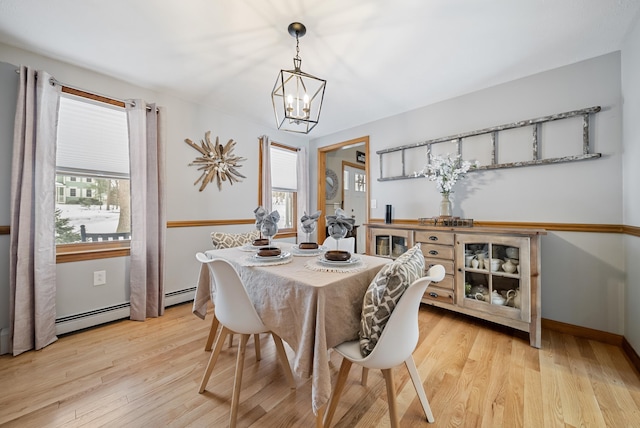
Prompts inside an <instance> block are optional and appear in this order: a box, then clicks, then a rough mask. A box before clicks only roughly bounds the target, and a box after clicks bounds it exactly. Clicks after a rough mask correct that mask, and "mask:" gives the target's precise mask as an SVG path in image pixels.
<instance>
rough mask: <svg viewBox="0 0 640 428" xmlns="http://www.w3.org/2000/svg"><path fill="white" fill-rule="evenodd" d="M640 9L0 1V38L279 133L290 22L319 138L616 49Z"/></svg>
mask: <svg viewBox="0 0 640 428" xmlns="http://www.w3.org/2000/svg"><path fill="white" fill-rule="evenodd" d="M639 10H640V0H393V1H391V0H384V1H383V0H182V1H175V0H155V1H153V0H106V1H105V0H55V1H50V0H0V42H4V43H6V44H9V45H13V46H17V47H20V48H23V49H27V50H30V51H34V52H36V53H40V54H43V55H46V56H51V57H55V58H58V59H60V60H62V61H65V62H68V63H71V64H75V65H78V66H82V67H85V68H88V69H91V70H95V71H98V72H101V73H104V74H107V75H110V76H113V77H116V78H119V79H122V80H126V81H129V82H131V83H135V84H137V85H139V86H143V87H147V88H150V89H154V90H159V91H166V92H169V93H172V94H174V95H177V96H179V97H181V98H185V99H187V100H190V101H194V102H198V103H201V104H206V105H210V106H212V107H214V108H217V109H219V110H221V111H225V112H228V113H230V114H233V115H237V116H244V117H248V118H250V119H251V120H252V121H254V122H256V123H260V124H264V125H267V126H271V127H274V128H275V119H274V115H273V109H272V106H271V98H270V92H271V90H272V88H273V84H274V83H275V79H276V76H277V74H278V72H279V71H280V69H281V68H284V69H291V68H293V67H292V66H293V64H292V58H293V56H294V55H295V39H294V38H293V37H291V36H290V35H289V33H288V32H287V27H288V25H289V24H290V23H291V22H294V21H299V22H302V23H303V24H305V26H306V27H307V35H306V36H305V37H303V38H301V39H300V56H301V58H302V60H303V62H302V70H303V71H305V72H307V73H310V74H313V75H315V76H318V77H321V78H324V79H326V80H327V89H326V95H325V103H324V106H323V109H322V115H321V117H320V124H319V125H318V126H317V127H316V128H315V129H314V130H313V131H312V132H311V133H310V137H312V138H315V137H319V136H322V135H326V134H329V133H332V132H336V131H339V130H341V129H345V128H349V127H352V126H356V125H359V124H362V123H366V122H370V121H372V120H376V119H380V118H383V117H387V116H391V115H394V114H398V113H401V112H404V111H407V110H411V109H415V108H417V107H421V106H425V105H428V104H432V103H434V102H437V101H441V100H444V99H448V98H452V97H455V96H458V95H462V94H465V93H469V92H472V91H475V90H478V89H482V88H486V87H489V86H493V85H496V84H499V83H502V82H506V81H510V80H513V79H517V78H520V77H524V76H527V75H530V74H534V73H537V72H540V71H544V70H548V69H552V68H556V67H560V66H563V65H566V64H570V63H574V62H577V61H581V60H584V59H588V58H592V57H595V56H598V55H602V54H605V53H609V52H612V51H616V50H619V49H620V47H621V42H622V41H623V40H624V36H625V35H626V33H627V31H628V30H629V28H630V27H631V25H632V24H633V22H634V21H635V20H636V18H637V16H638V12H639ZM0 59H1V58H0ZM65 83H68V84H71V85H72V84H73V82H65ZM86 89H91V88H86ZM150 101H152V100H150Z"/></svg>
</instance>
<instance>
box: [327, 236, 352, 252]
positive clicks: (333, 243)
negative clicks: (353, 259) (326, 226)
mask: <svg viewBox="0 0 640 428" xmlns="http://www.w3.org/2000/svg"><path fill="white" fill-rule="evenodd" d="M339 241H340V242H338V240H336V239H335V238H332V237H331V236H327V239H325V240H324V242H323V243H322V246H324V247H326V248H327V250H338V249H339V250H341V251H348V252H350V253H351V254H353V253H354V252H355V249H356V238H354V237H353V236H350V237H349V238H342V239H340V240H339ZM338 246H339V247H340V248H338Z"/></svg>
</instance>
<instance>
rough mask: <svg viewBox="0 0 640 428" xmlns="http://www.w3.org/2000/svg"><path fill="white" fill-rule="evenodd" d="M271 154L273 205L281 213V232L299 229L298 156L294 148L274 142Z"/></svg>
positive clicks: (279, 225)
mask: <svg viewBox="0 0 640 428" xmlns="http://www.w3.org/2000/svg"><path fill="white" fill-rule="evenodd" d="M270 155H271V204H272V205H271V206H272V209H273V210H277V211H278V213H279V214H280V222H279V223H278V229H279V231H280V232H295V231H296V229H297V220H296V219H297V218H298V215H297V212H296V202H297V194H298V178H297V177H298V174H297V165H296V164H297V158H298V153H297V150H296V149H294V148H289V147H286V146H282V145H279V144H277V145H276V144H272V145H271V149H270Z"/></svg>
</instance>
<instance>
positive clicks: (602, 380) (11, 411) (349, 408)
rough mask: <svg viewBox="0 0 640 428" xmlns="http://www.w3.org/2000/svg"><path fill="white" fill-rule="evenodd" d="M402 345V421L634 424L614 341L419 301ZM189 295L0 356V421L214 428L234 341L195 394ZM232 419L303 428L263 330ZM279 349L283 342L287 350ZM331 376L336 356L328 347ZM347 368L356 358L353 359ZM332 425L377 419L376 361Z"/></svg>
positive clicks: (635, 402) (346, 395) (634, 379)
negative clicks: (409, 366)
mask: <svg viewBox="0 0 640 428" xmlns="http://www.w3.org/2000/svg"><path fill="white" fill-rule="evenodd" d="M419 319H420V343H419V345H418V348H417V349H416V351H415V353H414V358H415V360H416V365H417V367H418V371H419V372H420V376H421V377H422V380H423V383H424V385H425V390H426V393H427V397H428V398H429V401H430V403H431V407H432V410H433V413H434V416H435V419H436V422H435V423H434V424H432V425H430V424H428V423H427V422H426V421H425V419H424V415H423V413H422V410H421V407H420V403H419V401H418V399H417V397H416V394H415V390H414V389H413V386H412V384H411V381H410V378H409V374H408V372H407V371H406V369H405V368H404V367H399V368H397V369H395V372H394V374H395V378H396V391H397V394H398V412H399V415H400V418H401V420H400V423H401V425H402V426H406V427H414V426H425V427H428V426H431V427H440V426H442V427H443V426H447V427H449V426H461V427H555V426H561V427H568V426H571V427H573V426H586V427H605V426H606V427H631V426H640V377H639V376H638V373H637V372H636V371H635V370H634V368H633V367H632V366H631V365H630V363H629V361H628V359H627V358H626V357H625V355H624V353H623V351H622V349H621V348H619V347H616V346H613V345H608V344H604V343H601V342H596V341H591V340H586V339H581V338H578V337H574V336H571V335H566V334H561V333H558V332H554V331H548V330H543V332H542V349H535V348H531V347H530V346H529V344H528V338H527V337H524V336H523V335H522V333H519V332H514V331H512V330H509V329H507V328H504V327H500V326H495V325H493V324H488V323H485V322H483V321H479V320H475V319H473V318H468V317H464V316H462V315H458V314H454V313H450V312H447V311H445V310H441V309H437V308H433V307H423V308H422V309H421V310H420V318H419ZM209 320H210V318H209V317H208V318H207V320H206V321H202V320H200V319H199V318H197V317H195V316H194V315H193V314H192V313H191V304H189V303H187V304H183V305H178V306H174V307H171V308H168V309H167V311H166V314H165V316H163V317H161V318H157V319H150V320H148V321H146V322H135V321H129V320H124V321H118V322H114V323H111V324H108V325H105V326H101V327H96V328H93V329H89V330H86V331H83V332H79V333H74V334H69V335H66V336H63V337H61V338H60V339H59V340H58V341H57V342H56V343H54V344H53V345H51V346H49V347H47V348H45V349H43V350H41V351H38V352H27V353H25V354H22V355H20V356H18V357H15V358H14V357H11V356H7V355H4V356H1V357H0V387H1V391H0V394H1V395H0V425H2V426H3V427H4V426H6V427H14V426H15V427H96V426H113V427H125V426H126V427H129V426H132V427H142V426H144V427H157V426H169V427H187V426H188V427H224V426H226V425H227V423H228V422H227V421H228V417H229V407H230V401H231V389H232V386H233V374H234V366H235V357H236V350H237V343H238V338H237V337H236V339H235V342H234V347H233V348H229V347H228V346H227V345H225V347H224V348H223V351H222V353H221V355H220V359H219V360H218V363H217V365H216V367H215V370H214V372H213V375H212V377H211V380H210V381H209V384H208V387H207V391H206V392H205V393H204V394H198V386H199V383H200V379H201V376H202V373H203V372H204V368H205V365H206V363H207V361H208V358H209V355H210V353H209V352H205V351H204V344H205V342H206V338H207V334H208V330H209V326H210V322H209ZM248 348H249V349H248V350H247V358H246V362H245V374H244V379H243V388H242V392H241V396H240V408H239V415H238V425H239V426H241V427H267V428H270V427H274V428H275V427H278V428H280V427H311V426H314V423H315V417H314V415H313V413H312V412H311V399H310V397H311V382H310V380H309V379H299V378H296V382H297V386H298V388H297V390H295V391H291V390H290V389H289V387H288V385H287V382H286V379H285V378H284V375H283V371H282V370H281V368H280V366H279V364H278V363H277V361H276V354H275V346H274V344H273V341H272V340H270V339H269V338H268V337H267V336H266V335H265V336H264V339H263V340H262V360H261V361H260V362H256V361H255V358H253V355H254V349H253V348H254V345H253V341H250V342H249V346H248ZM287 352H288V353H289V355H290V356H291V350H290V349H288V348H287ZM331 364H332V370H333V375H334V380H335V376H336V375H337V372H338V368H339V366H340V357H339V356H338V355H337V354H336V353H335V352H332V353H331ZM354 367H356V366H354ZM333 421H334V424H335V426H336V427H349V428H351V427H367V428H369V427H388V426H389V415H388V411H387V402H386V392H385V384H384V379H383V377H382V374H381V373H380V372H379V371H371V372H370V373H369V380H368V385H367V386H366V387H363V386H362V385H361V384H360V370H357V369H352V371H351V373H350V375H349V380H348V381H347V385H346V387H345V391H344V392H343V395H342V397H341V402H340V405H339V406H338V409H337V411H336V414H335V417H334V419H333Z"/></svg>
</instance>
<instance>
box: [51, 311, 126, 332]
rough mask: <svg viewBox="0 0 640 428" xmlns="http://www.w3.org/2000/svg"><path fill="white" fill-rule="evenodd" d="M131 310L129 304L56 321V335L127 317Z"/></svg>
mask: <svg viewBox="0 0 640 428" xmlns="http://www.w3.org/2000/svg"><path fill="white" fill-rule="evenodd" d="M130 312H131V310H130V308H129V306H127V307H125V308H119V309H113V310H109V311H106V312H101V313H98V314H95V315H87V316H82V317H79V318H76V319H72V320H69V321H61V322H56V335H58V334H65V333H70V332H72V331H77V330H82V329H83V328H89V327H93V326H96V325H100V324H104V323H107V322H111V321H116V320H121V319H123V318H129V314H130Z"/></svg>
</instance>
